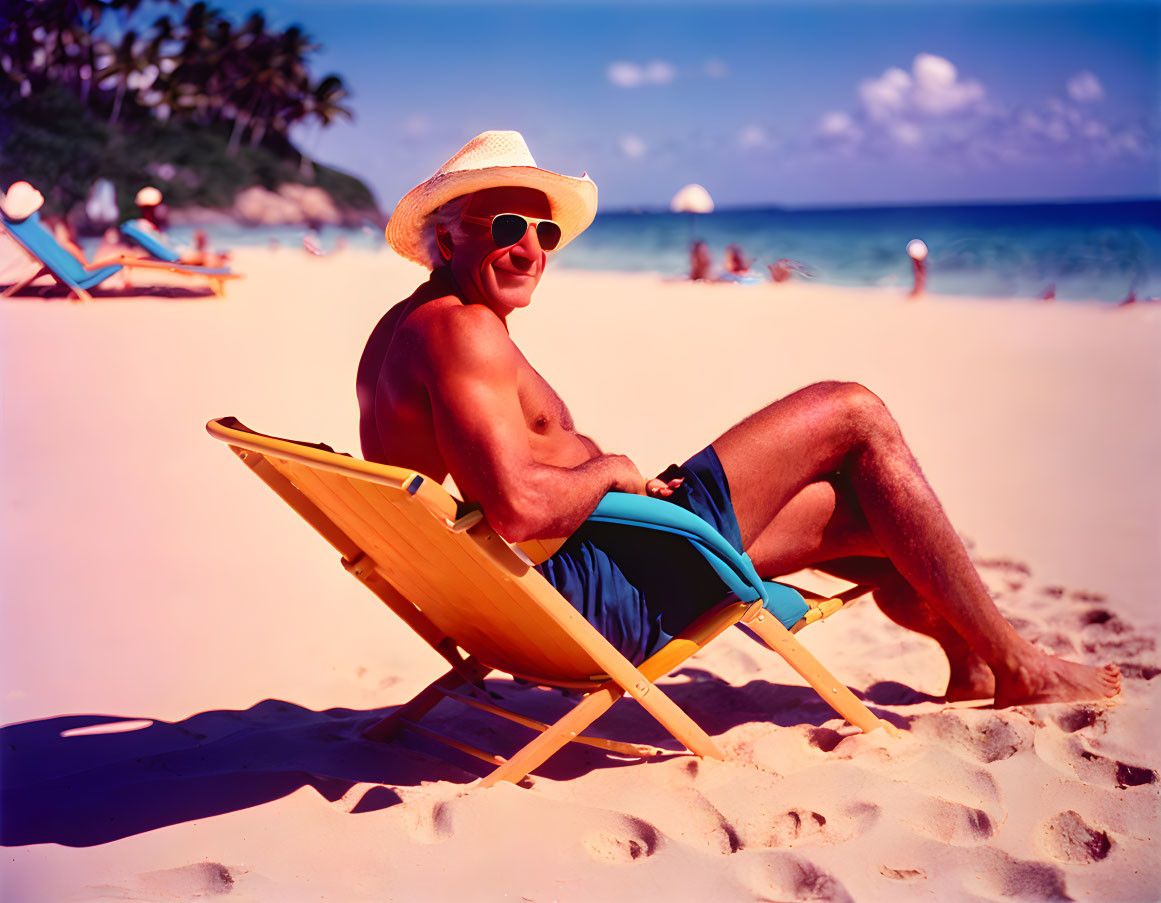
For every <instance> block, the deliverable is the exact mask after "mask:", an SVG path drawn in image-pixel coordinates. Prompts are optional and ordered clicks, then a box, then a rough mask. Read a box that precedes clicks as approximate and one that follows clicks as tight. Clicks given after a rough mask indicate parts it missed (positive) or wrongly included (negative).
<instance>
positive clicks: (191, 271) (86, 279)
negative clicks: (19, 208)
mask: <svg viewBox="0 0 1161 903" xmlns="http://www.w3.org/2000/svg"><path fill="white" fill-rule="evenodd" d="M0 226H3V228H4V231H6V232H7V233H8V234H9V235H11V236H12V237H13V238H14V239H15V240H16V243H17V244H19V245H20V246H21V247H22V248H24V250H25V251H26V252H27V253H28V255H29V256H30V257H31V258H32V259H33V261H34V262H36V263H39V264H41V268H40V269H39V270H37V271H36V272H35V273H34V274H33V275H31V276H29V277H28V278H27V279H25V280H24V281H22V282H18V283H16V284H14V285H10V286H8V288H6V289H5V290H4V291H3V292H0V298H7V297H8V296H9V295H12V294H15V293H16V292H18V291H20V290H21V289H22V288H24V287H25V286H26V285H28V284H29V283H30V282H32V281H33V280H35V279H39V278H40V277H41V276H46V275H47V276H52V277H53V278H54V279H56V281H57V282H58V283H60V284H61V285H64V286H66V287H67V288H68V289H69V290H70V292H71V293H72V294H75V295H76V296H77V300H80V301H91V300H92V296H91V295H90V294H89V291H88V290H89V289H91V288H94V287H95V286H97V285H99V284H100V283H102V282H104V281H105V280H106V279H108V278H109V277H110V276H112V275H113V274H114V273H117V272H120V270H121V268H122V267H130V268H133V269H155V270H168V271H169V272H172V273H182V274H185V275H188V276H204V277H206V278H208V279H209V280H210V286H211V288H212V289H213V291H214V294H216V295H223V294H225V291H226V287H225V281H226V280H227V279H238V278H240V277H241V274H240V273H231V272H230V271H229V270H225V271H222V270H219V269H212V268H208V267H195V266H188V265H186V264H182V263H173V262H169V261H163V260H142V259H140V258H137V257H124V256H119V257H115V258H112V259H110V260H107V261H95V262H94V263H93V264H92V265H91V266H86V265H85V264H83V263H82V262H81V261H79V260H77V258H76V257H74V256H73V255H72V254H70V253H69V252H68V250H67V249H65V248H64V247H62V246H61V244H60V242H58V241H57V240H56V238H55V236H53V234H52V233H51V232H49V231H48V230H47V229H46V228H45V227H44V225H43V224H42V223H41V222H40V213H39V211H37V212H35V213H32V214H31V215H30V216H28V217H27V218H25V219H22V220H11V219H9V218H8V217H7V216H5V215H3V214H2V213H0Z"/></svg>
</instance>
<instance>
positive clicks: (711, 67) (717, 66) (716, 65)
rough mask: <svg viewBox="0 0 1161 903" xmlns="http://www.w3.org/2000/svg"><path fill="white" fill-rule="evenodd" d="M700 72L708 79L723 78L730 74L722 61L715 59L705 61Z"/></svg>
mask: <svg viewBox="0 0 1161 903" xmlns="http://www.w3.org/2000/svg"><path fill="white" fill-rule="evenodd" d="M702 72H704V73H705V74H706V75H707V76H708V77H709V78H725V77H726V76H727V75H729V74H730V69H729V67H728V66H727V65H726V64H725V62H724V61H722V60H719V59H717V58H716V57H715V58H714V59H709V60H706V61H705V65H703V66H702Z"/></svg>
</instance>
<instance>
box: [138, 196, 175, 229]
mask: <svg viewBox="0 0 1161 903" xmlns="http://www.w3.org/2000/svg"><path fill="white" fill-rule="evenodd" d="M135 200H136V203H137V209H138V210H140V211H141V218H142V219H143V220H145V222H147V223H148V224H149V225H150V226H152V227H153V228H154V229H156V230H157V231H158V232H164V231H165V230H166V229H167V228H169V211H168V210H167V209H166V207H165V205H164V204H163V203H161V201H162V197H161V192H160V191H159V190H158V189H156V188H154V187H153V186H152V185H147V186H146V187H145V188H142V189H141V190H140V191H139V192H137V197H136V198H135Z"/></svg>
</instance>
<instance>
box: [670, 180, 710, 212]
mask: <svg viewBox="0 0 1161 903" xmlns="http://www.w3.org/2000/svg"><path fill="white" fill-rule="evenodd" d="M669 209H670V210H672V211H673V212H674V213H713V212H714V199H713V198H711V197H710V194H709V192H708V191H706V190H705V189H704V188H702V187H701V186H700V185H698V184H697V183H696V182H693V183H691V184H689V185H686V186H685V187H684V188H682V189H681V190H680V191H679V192H677V194H675V195H674V196H673V200H672V201H670V202H669Z"/></svg>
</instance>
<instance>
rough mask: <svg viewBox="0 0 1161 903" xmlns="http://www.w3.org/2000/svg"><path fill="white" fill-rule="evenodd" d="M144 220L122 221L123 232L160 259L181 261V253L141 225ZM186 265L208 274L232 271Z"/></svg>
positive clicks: (222, 273) (169, 261) (226, 274)
mask: <svg viewBox="0 0 1161 903" xmlns="http://www.w3.org/2000/svg"><path fill="white" fill-rule="evenodd" d="M142 222H143V221H142V220H135V219H134V220H129V221H128V222H125V223H122V224H121V234H122V235H124V236H125V237H126V238H128V239H129V240H130V241H133V242H135V243H137V244H138V245H139V246H141V247H142V248H144V249H145V250H146V251H148V252H149V253H150V254H152V255H153V256H154V257H156V258H157V259H158V260H164V261H167V262H168V263H181V255H180V254H179V253H178V252H177V251H175V250H174V249H173V248H171V247H170V246H169V245H167V244H166V243H165V242H164V241H162V239H161V237H160V236H159V235H157V234H156V233H154V232H153V231H152V230H151V229H148V228H146V227H144V226H143V225H141V223H142ZM184 266H187V267H190V268H191V269H196V270H197V271H198V272H201V273H207V274H209V273H213V274H217V275H223V276H228V275H230V273H231V270H230V268H229V267H203V266H197V267H195V266H192V265H191V264H184Z"/></svg>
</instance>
